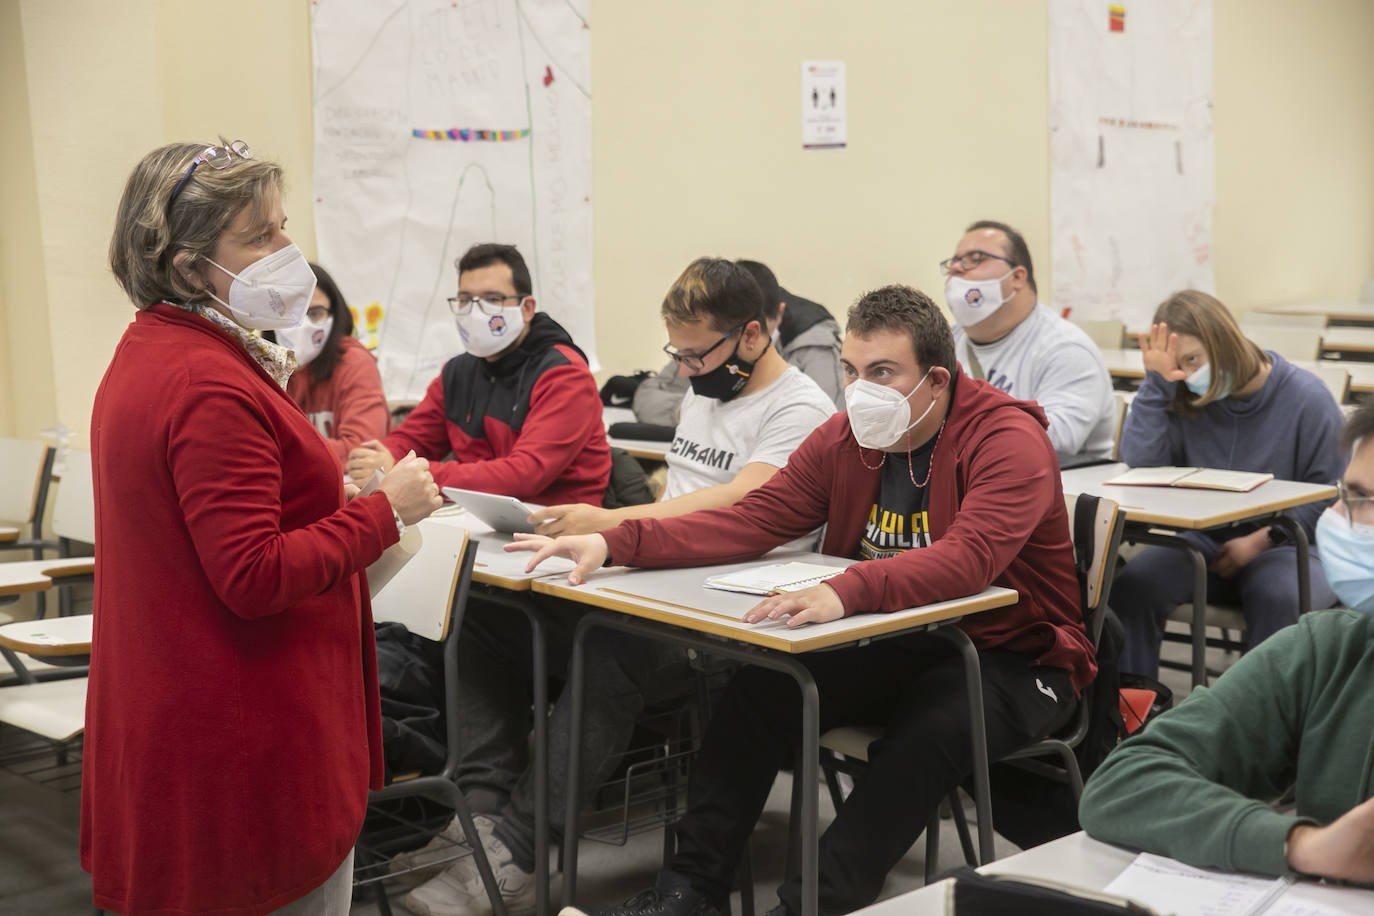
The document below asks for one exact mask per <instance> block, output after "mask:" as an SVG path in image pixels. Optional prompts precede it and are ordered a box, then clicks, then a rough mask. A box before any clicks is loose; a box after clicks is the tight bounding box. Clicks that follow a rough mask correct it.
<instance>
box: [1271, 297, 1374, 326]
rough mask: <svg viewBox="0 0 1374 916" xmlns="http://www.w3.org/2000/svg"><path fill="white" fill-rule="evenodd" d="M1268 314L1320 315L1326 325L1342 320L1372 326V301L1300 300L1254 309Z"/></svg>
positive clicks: (1373, 323) (1373, 305) (1373, 320)
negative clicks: (1324, 319) (1290, 303)
mask: <svg viewBox="0 0 1374 916" xmlns="http://www.w3.org/2000/svg"><path fill="white" fill-rule="evenodd" d="M1255 311H1257V312H1265V313H1266V314H1270V315H1322V316H1325V318H1326V323H1327V324H1328V325H1330V324H1333V323H1336V322H1344V323H1347V324H1352V325H1366V326H1369V327H1374V302H1300V303H1296V304H1293V305H1270V306H1266V307H1264V308H1259V309H1255Z"/></svg>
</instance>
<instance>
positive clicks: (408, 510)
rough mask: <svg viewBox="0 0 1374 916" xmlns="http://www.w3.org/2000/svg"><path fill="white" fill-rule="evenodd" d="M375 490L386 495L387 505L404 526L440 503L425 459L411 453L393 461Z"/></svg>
mask: <svg viewBox="0 0 1374 916" xmlns="http://www.w3.org/2000/svg"><path fill="white" fill-rule="evenodd" d="M377 489H378V490H380V491H381V492H383V493H385V494H386V498H387V499H389V500H391V508H393V509H395V510H396V514H397V515H399V516H400V517H401V521H402V522H405V523H406V524H407V525H413V524H415V523H416V522H418V521H419V520H420V519H422V518H424V517H425V516H427V515H429V514H430V513H431V512H433V511H434V510H435V509H437V508H439V507H440V506H442V505H443V504H444V500H443V498H442V497H441V496H440V495H439V487H438V485H437V484H435V483H434V477H433V475H431V474H430V473H429V461H428V460H427V459H425V458H416V457H415V453H414V452H411V453H409V454H408V455H406V456H405V457H404V458H402V459H401V460H400V461H398V462H396V465H395V466H394V467H393V468H392V469H391V470H390V472H388V473H387V475H386V476H385V477H383V478H382V482H381V485H380V486H378V487H377Z"/></svg>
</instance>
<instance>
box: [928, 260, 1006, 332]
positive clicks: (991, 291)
mask: <svg viewBox="0 0 1374 916" xmlns="http://www.w3.org/2000/svg"><path fill="white" fill-rule="evenodd" d="M1013 270H1015V268H1012V270H1009V271H1007V272H1006V273H1004V274H1003V275H1002V276H1000V277H998V278H997V279H995V280H970V279H968V278H967V277H950V278H949V279H948V280H946V281H945V302H946V303H948V304H949V310H950V311H951V312H953V313H954V322H955V324H957V325H959V326H960V327H962V328H967V327H969V326H970V325H975V324H977V323H978V322H980V321H986V320H987V319H989V318H991V317H992V316H993V314H994V313H996V311H997V310H998V309H1000V308H1001V307H1002V306H1003V305H1004V304H1005V303H1006V300H1005V299H1003V298H1002V281H1003V280H1005V279H1006V278H1007V277H1010V276H1011V275H1012V271H1013Z"/></svg>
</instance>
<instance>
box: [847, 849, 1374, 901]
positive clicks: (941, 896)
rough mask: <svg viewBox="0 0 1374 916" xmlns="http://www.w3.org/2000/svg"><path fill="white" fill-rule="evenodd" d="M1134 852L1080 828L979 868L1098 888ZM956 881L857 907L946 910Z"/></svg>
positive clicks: (1349, 897)
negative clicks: (1084, 831)
mask: <svg viewBox="0 0 1374 916" xmlns="http://www.w3.org/2000/svg"><path fill="white" fill-rule="evenodd" d="M1135 857H1136V853H1134V852H1132V851H1130V850H1126V849H1122V848H1120V847H1118V846H1112V845H1110V844H1108V843H1101V842H1099V841H1097V840H1094V839H1092V838H1091V837H1089V836H1088V835H1087V834H1086V833H1083V832H1082V831H1079V832H1078V833H1074V834H1070V835H1069V836H1066V837H1062V838H1060V839H1058V840H1053V841H1051V842H1049V843H1045V844H1044V845H1043V846H1037V847H1035V848H1034V849H1027V850H1026V851H1025V852H1019V853H1017V854H1016V855H1013V856H1007V858H1005V859H1001V860H999V861H996V862H993V863H992V864H990V865H984V866H983V867H982V868H979V869H978V871H980V872H982V873H983V874H988V875H1026V876H1029V877H1035V878H1045V879H1049V880H1051V881H1060V882H1063V883H1065V884H1072V885H1075V886H1077V887H1081V888H1086V889H1088V890H1094V891H1100V890H1102V889H1103V888H1105V887H1106V886H1107V885H1108V884H1111V883H1112V882H1113V881H1115V880H1116V877H1117V875H1119V874H1121V873H1122V872H1123V871H1125V870H1126V867H1127V866H1128V865H1130V864H1131V862H1132V861H1134V860H1135ZM953 883H954V882H953V881H951V880H949V879H948V878H947V879H945V880H944V881H937V882H936V883H934V884H931V885H929V886H928V887H923V888H920V889H919V890H914V891H911V892H909V893H906V894H901V895H900V896H897V897H889V898H888V899H887V900H880V901H878V902H877V903H875V904H873V905H872V906H870V907H867V908H865V909H862V910H859V911H858V913H859V914H862V916H944V914H945V912H946V911H945V897H946V895H947V894H948V893H949V888H950V887H951V885H952V884H953ZM1316 890H1318V892H1319V893H1321V894H1322V895H1323V896H1326V897H1329V898H1330V902H1331V904H1332V905H1333V906H1340V907H1343V908H1344V909H1345V910H1346V911H1347V912H1351V913H1368V912H1374V891H1368V890H1362V889H1359V888H1353V887H1337V886H1322V887H1320V888H1317V889H1316ZM1141 902H1142V903H1148V902H1149V901H1141Z"/></svg>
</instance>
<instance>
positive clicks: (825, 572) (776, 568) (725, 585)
mask: <svg viewBox="0 0 1374 916" xmlns="http://www.w3.org/2000/svg"><path fill="white" fill-rule="evenodd" d="M844 570H845V567H843V566H824V565H822V564H820V563H798V562H792V563H772V564H769V565H768V566H755V567H753V568H752V569H741V570H738V571H736V572H732V573H722V574H721V575H719V576H711V577H709V578H708V579H707V580H706V582H705V585H706V587H707V588H714V589H718V590H720V591H723V592H742V593H743V594H746V595H781V594H783V593H785V592H799V591H801V590H802V589H804V588H810V587H811V586H813V585H820V584H821V583H822V582H824V581H825V580H826V579H829V578H831V577H832V576H838V575H839V574H840V573H842V572H844Z"/></svg>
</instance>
